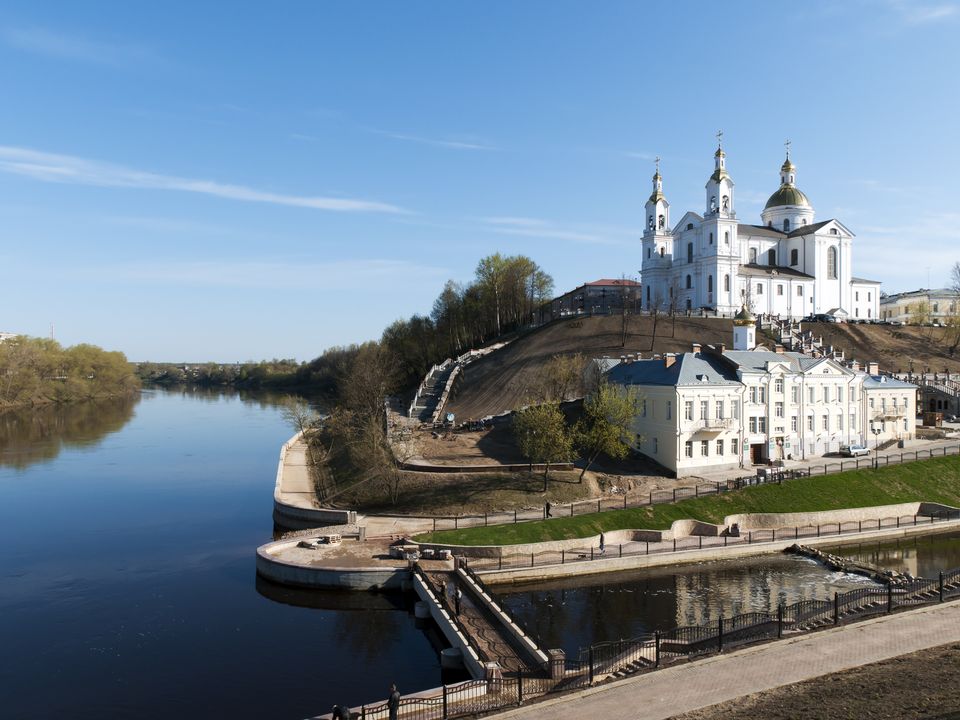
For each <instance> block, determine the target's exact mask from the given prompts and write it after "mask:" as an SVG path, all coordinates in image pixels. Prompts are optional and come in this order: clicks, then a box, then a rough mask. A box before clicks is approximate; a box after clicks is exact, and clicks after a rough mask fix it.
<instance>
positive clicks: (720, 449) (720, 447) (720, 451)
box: [717, 440, 723, 455]
mask: <svg viewBox="0 0 960 720" xmlns="http://www.w3.org/2000/svg"><path fill="white" fill-rule="evenodd" d="M717 455H723V440H717Z"/></svg>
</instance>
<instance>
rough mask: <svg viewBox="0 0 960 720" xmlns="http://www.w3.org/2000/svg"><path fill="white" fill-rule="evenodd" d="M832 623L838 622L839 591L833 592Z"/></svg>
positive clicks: (837, 623) (836, 623)
mask: <svg viewBox="0 0 960 720" xmlns="http://www.w3.org/2000/svg"><path fill="white" fill-rule="evenodd" d="M833 624H834V625H839V624H840V593H838V592H835V593H834V594H833Z"/></svg>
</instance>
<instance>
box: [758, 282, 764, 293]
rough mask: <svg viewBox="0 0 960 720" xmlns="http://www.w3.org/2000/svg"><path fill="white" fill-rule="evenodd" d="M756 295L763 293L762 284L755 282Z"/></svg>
mask: <svg viewBox="0 0 960 720" xmlns="http://www.w3.org/2000/svg"><path fill="white" fill-rule="evenodd" d="M757 295H763V285H761V284H760V283H757Z"/></svg>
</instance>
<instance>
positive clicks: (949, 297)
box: [880, 288, 960, 325]
mask: <svg viewBox="0 0 960 720" xmlns="http://www.w3.org/2000/svg"><path fill="white" fill-rule="evenodd" d="M958 312H960V295H957V293H956V292H955V291H954V290H951V289H949V288H939V289H936V290H929V289H926V288H920V289H919V290H911V291H910V292H902V293H896V294H895V295H887V296H885V297H882V298H880V318H881V319H882V320H890V321H893V322H902V323H904V324H906V325H915V324H927V323H933V322H939V323H941V324H943V325H946V324H947V323H950V322H953V321H954V318H956V317H957V316H958Z"/></svg>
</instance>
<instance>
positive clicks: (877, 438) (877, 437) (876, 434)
mask: <svg viewBox="0 0 960 720" xmlns="http://www.w3.org/2000/svg"><path fill="white" fill-rule="evenodd" d="M870 432H872V433H873V467H877V449H878V448H879V447H880V428H878V427H877V425H876V423H870Z"/></svg>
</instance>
